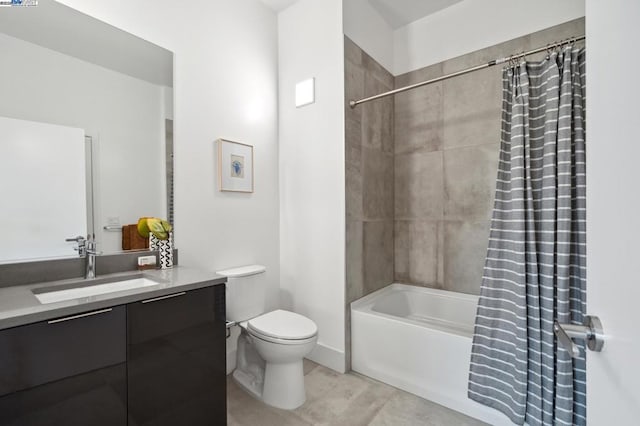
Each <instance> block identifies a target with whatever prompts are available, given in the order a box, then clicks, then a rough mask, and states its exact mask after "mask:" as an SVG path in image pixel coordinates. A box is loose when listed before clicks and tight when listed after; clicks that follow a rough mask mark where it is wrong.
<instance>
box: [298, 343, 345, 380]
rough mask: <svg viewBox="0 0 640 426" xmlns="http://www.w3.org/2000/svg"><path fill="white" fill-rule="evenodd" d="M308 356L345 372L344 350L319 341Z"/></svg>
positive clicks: (340, 371)
mask: <svg viewBox="0 0 640 426" xmlns="http://www.w3.org/2000/svg"><path fill="white" fill-rule="evenodd" d="M307 358H309V359H310V360H311V361H314V362H317V363H318V364H320V365H324V366H325V367H327V368H330V369H332V370H335V371H337V372H338V373H343V374H344V372H345V364H344V351H339V350H337V349H335V348H332V347H330V346H326V345H323V344H322V343H318V344H317V345H316V347H315V348H314V349H313V351H312V352H311V353H310V354H309V355H308V356H307Z"/></svg>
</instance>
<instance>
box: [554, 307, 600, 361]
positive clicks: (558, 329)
mask: <svg viewBox="0 0 640 426" xmlns="http://www.w3.org/2000/svg"><path fill="white" fill-rule="evenodd" d="M583 324H584V325H576V324H560V323H559V322H558V321H555V322H554V323H553V332H554V333H555V335H556V337H557V338H558V343H559V344H560V345H559V346H562V347H563V348H564V349H565V350H567V351H569V353H570V354H571V357H572V358H578V357H580V348H579V347H578V345H576V344H575V343H574V342H573V340H571V339H583V340H585V341H586V342H587V348H589V350H592V351H595V352H600V351H602V347H603V346H604V332H603V331H602V323H601V322H600V318H598V317H596V316H591V315H586V316H585V317H584V323H583Z"/></svg>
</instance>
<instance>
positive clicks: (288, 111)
mask: <svg viewBox="0 0 640 426" xmlns="http://www.w3.org/2000/svg"><path fill="white" fill-rule="evenodd" d="M278 30H279V37H278V39H279V66H280V109H279V111H280V120H279V121H280V265H281V266H280V267H281V293H282V294H281V303H282V305H283V307H285V308H290V309H293V310H294V311H296V312H299V313H301V314H303V315H307V316H308V317H309V318H311V319H313V320H314V321H315V322H316V323H317V324H318V328H319V340H318V346H317V349H316V350H315V351H314V353H313V354H312V355H311V358H312V359H314V360H316V361H318V362H320V363H322V364H324V365H327V366H329V367H331V368H333V369H335V370H337V371H344V368H345V365H344V344H345V336H344V326H345V324H344V297H345V296H344V292H345V265H344V262H345V258H344V256H345V252H344V246H345V198H344V197H345V180H344V179H345V177H344V167H345V166H344V164H345V163H344V161H345V160H344V107H343V106H342V105H344V44H343V36H342V34H343V31H342V1H341V0H323V1H318V0H301V1H299V2H297V3H296V4H294V5H293V6H291V7H289V8H287V9H286V10H284V11H282V12H280V14H279V16H278ZM309 77H315V78H316V102H315V103H314V104H311V105H308V106H305V107H302V108H296V107H295V104H294V89H295V84H296V83H297V82H299V81H301V80H304V79H306V78H309Z"/></svg>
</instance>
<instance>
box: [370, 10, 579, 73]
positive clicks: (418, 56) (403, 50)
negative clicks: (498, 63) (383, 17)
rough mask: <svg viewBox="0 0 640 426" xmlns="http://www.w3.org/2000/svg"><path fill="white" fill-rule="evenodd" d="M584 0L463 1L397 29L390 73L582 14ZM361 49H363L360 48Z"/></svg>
mask: <svg viewBox="0 0 640 426" xmlns="http://www.w3.org/2000/svg"><path fill="white" fill-rule="evenodd" d="M584 1H585V0H562V1H558V0H536V1H513V0H483V1H478V0H465V1H463V2H460V3H456V4H454V5H453V6H451V7H448V8H446V9H443V10H441V11H439V12H436V13H434V14H432V15H429V16H426V17H424V18H422V19H420V20H418V21H415V22H412V23H411V24H409V25H407V26H405V27H402V28H399V29H397V30H396V31H395V32H394V34H393V38H394V40H393V45H394V57H395V59H394V65H393V67H392V69H390V71H391V72H392V73H393V74H394V75H400V74H404V73H406V72H409V71H413V70H416V69H419V68H423V67H426V66H428V65H432V64H436V63H438V62H442V61H444V60H446V59H450V58H455V57H456V56H460V55H464V54H466V53H470V52H473V51H476V50H479V49H483V48H486V47H489V46H493V45H495V44H498V43H502V42H504V41H507V40H511V39H514V38H517V37H521V36H524V35H527V34H530V33H533V32H536V31H540V30H543V29H545V28H548V27H552V26H554V25H558V24H561V23H563V22H567V21H570V20H572V19H576V18H580V17H583V16H584V10H585V6H584ZM365 50H366V49H365Z"/></svg>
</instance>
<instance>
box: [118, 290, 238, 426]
mask: <svg viewBox="0 0 640 426" xmlns="http://www.w3.org/2000/svg"><path fill="white" fill-rule="evenodd" d="M127 319H128V354H129V355H128V383H129V394H128V400H129V420H130V424H133V425H137V426H143V425H154V426H161V425H165V426H174V425H190V426H205V425H206V426H210V425H224V424H226V418H227V408H226V400H227V395H226V358H225V357H226V347H225V341H226V336H225V333H226V326H225V305H224V285H220V286H216V287H208V288H203V289H200V290H193V291H190V292H186V293H185V292H180V293H175V294H172V295H168V296H164V297H158V298H155V299H149V300H144V301H141V302H137V303H132V304H129V305H127Z"/></svg>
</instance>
